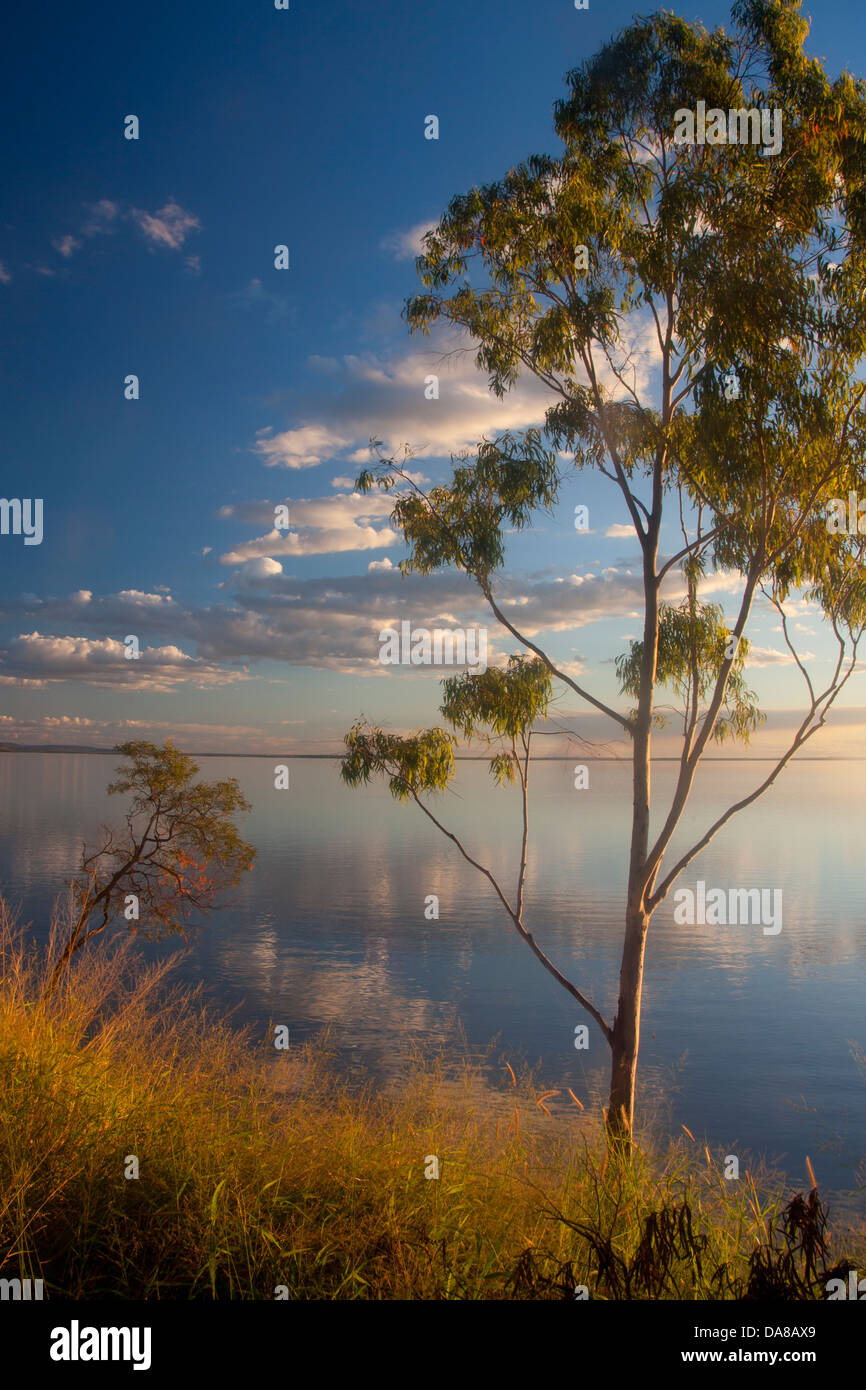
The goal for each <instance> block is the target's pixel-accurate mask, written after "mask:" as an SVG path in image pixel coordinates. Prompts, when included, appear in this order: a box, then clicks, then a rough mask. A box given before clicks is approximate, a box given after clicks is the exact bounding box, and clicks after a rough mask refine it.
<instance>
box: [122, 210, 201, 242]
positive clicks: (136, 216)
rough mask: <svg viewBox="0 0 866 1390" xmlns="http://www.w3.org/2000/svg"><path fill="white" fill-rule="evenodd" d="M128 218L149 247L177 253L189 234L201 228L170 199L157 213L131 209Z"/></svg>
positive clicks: (195, 218)
mask: <svg viewBox="0 0 866 1390" xmlns="http://www.w3.org/2000/svg"><path fill="white" fill-rule="evenodd" d="M129 216H130V218H131V219H132V221H133V222H134V223H135V224H136V226H137V227H138V228H139V229H140V230H141V231H142V232H143V233H144V235H145V237H146V239H147V240H148V241H149V242H150V244H151V246H163V247H168V249H169V250H171V251H179V250H180V249H181V247H182V246H183V244H184V242H185V241H186V239H187V237H188V236H189V234H190V232H197V231H198V230H199V229H200V228H201V222H200V221H199V220H198V218H197V217H195V216H194V215H193V214H192V213H191V212H187V211H186V209H185V208H182V207H181V206H180V204H179V203H176V202H174V200H173V199H171V198H170V199H169V201H168V202H167V203H166V204H165V206H164V207H161V208H160V209H159V211H158V212H153V213H151V212H144V211H143V210H142V209H141V208H133V209H132V211H131V212H130V214H129Z"/></svg>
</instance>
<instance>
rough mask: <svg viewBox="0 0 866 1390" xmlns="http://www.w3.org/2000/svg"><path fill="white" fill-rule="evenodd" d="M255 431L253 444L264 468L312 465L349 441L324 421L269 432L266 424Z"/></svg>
mask: <svg viewBox="0 0 866 1390" xmlns="http://www.w3.org/2000/svg"><path fill="white" fill-rule="evenodd" d="M257 434H258V436H259V438H258V440H257V442H256V443H255V445H254V446H253V448H254V450H255V452H256V453H257V454H258V455H259V457H260V458H261V460H262V462H263V463H264V465H265V467H266V468H315V467H316V465H317V464H320V463H323V462H324V460H325V459H326V458H331V457H332V456H333V455H334V454H335V453H339V451H340V450H341V449H343V448H345V446H346V444H348V443H349V440H348V439H347V438H346V437H345V436H343V435H340V434H337V433H336V431H335V430H332V429H329V428H328V427H327V425H302V426H301V427H300V428H299V429H294V430H283V431H282V432H281V433H280V434H272V430H271V427H268V428H267V429H264V430H258V431H257Z"/></svg>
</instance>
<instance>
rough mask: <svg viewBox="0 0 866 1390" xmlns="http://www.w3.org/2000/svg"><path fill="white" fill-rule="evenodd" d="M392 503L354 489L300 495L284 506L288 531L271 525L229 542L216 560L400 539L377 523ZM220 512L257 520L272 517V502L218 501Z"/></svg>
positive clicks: (368, 546) (329, 550) (376, 545)
mask: <svg viewBox="0 0 866 1390" xmlns="http://www.w3.org/2000/svg"><path fill="white" fill-rule="evenodd" d="M393 505H394V504H393V501H392V500H391V499H389V498H387V497H383V496H379V495H373V496H370V497H364V496H362V495H361V494H360V493H358V492H352V493H337V495H336V496H334V497H313V498H301V499H300V500H299V501H297V502H293V503H292V504H291V506H290V508H289V515H290V519H291V526H292V529H291V531H278V530H277V529H276V528H275V527H272V528H271V529H270V530H269V531H268V532H267V534H266V535H263V536H258V537H256V538H255V539H254V540H250V541H244V542H242V543H241V544H240V545H237V546H235V547H234V549H232V550H230V551H228V552H227V554H225V555H222V556H221V557H220V561H221V563H222V564H224V565H242V564H245V563H246V561H247V560H251V559H256V558H258V557H262V556H270V557H275V556H283V557H285V556H299V555H326V554H335V553H338V552H343V551H347V550H379V549H381V548H382V547H383V546H389V545H395V544H396V543H397V541H398V540H399V539H400V538H399V536H398V535H397V532H396V531H393V530H392V529H391V527H390V526H387V525H383V524H382V522H383V521H384V519H385V518H386V517H388V516H390V514H391V511H392V510H393ZM220 515H221V516H224V517H232V518H235V519H237V520H241V521H250V522H252V523H254V524H255V523H256V522H258V523H260V524H261V523H267V522H268V521H271V520H272V519H273V515H274V508H273V504H272V503H270V502H254V503H246V504H242V505H240V506H238V507H223V508H221V511H220Z"/></svg>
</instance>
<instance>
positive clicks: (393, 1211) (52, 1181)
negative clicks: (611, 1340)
mask: <svg viewBox="0 0 866 1390" xmlns="http://www.w3.org/2000/svg"><path fill="white" fill-rule="evenodd" d="M56 954H57V937H56V934H55V937H54V940H53V943H52V945H51V946H49V947H48V948H47V949H42V950H39V949H37V948H36V947H35V946H33V945H32V944H30V943H28V939H27V937H26V934H24V933H22V932H20V931H18V930H17V928H16V925H15V923H14V921H13V920H12V917H11V915H10V913H9V911H8V909H7V908H6V906H5V905H4V904H2V902H0V1272H2V1274H3V1276H4V1277H11V1276H14V1275H18V1276H20V1277H26V1276H30V1277H38V1278H42V1279H44V1280H45V1281H46V1292H47V1296H49V1297H52V1298H100V1297H102V1298H104V1297H109V1298H136V1299H139V1298H160V1299H173V1298H181V1299H189V1298H209V1299H210V1298H220V1299H224V1298H244V1299H261V1298H264V1299H272V1298H274V1297H275V1296H277V1290H280V1291H281V1293H280V1296H288V1297H291V1298H327V1299H342V1298H374V1299H395V1298H396V1299H400V1298H402V1299H406V1298H411V1299H419V1298H420V1299H427V1298H431V1299H433V1298H435V1299H440V1298H470V1299H478V1298H564V1297H565V1298H572V1297H574V1290H575V1287H576V1286H577V1285H580V1284H585V1285H586V1286H587V1288H588V1289H589V1292H590V1294H591V1296H593V1297H596V1296H599V1293H600V1292H601V1295H602V1296H604V1283H603V1281H600V1278H599V1269H600V1266H599V1258H600V1256H599V1249H600V1248H601V1246H603V1245H604V1242H605V1241H607V1242H608V1247H607V1248H609V1249H611V1250H612V1251H614V1252H616V1254H617V1255H618V1256H619V1257H621V1258H622V1259H623V1260H624V1261H625V1262H628V1261H632V1260H633V1258H634V1257H635V1252H636V1250H637V1247H638V1243H639V1240H640V1237H641V1232H642V1229H643V1228H644V1225H645V1222H646V1220H647V1218H648V1217H650V1216H652V1214H653V1213H658V1212H659V1211H661V1210H663V1209H672V1208H674V1209H675V1208H677V1207H678V1206H679V1208H680V1209H681V1207H682V1204H683V1203H684V1202H685V1203H688V1206H689V1210H690V1213H691V1218H692V1220H693V1221H694V1225H695V1228H696V1229H699V1230H700V1232H702V1233H703V1235H704V1236H705V1237H706V1242H707V1243H706V1246H705V1248H704V1254H703V1256H702V1258H701V1259H700V1260H698V1261H696V1260H695V1258H694V1254H693V1252H692V1253H691V1254H690V1253H689V1252H688V1250H687V1249H683V1250H682V1251H680V1252H679V1253H677V1251H676V1250H675V1251H674V1253H673V1254H672V1255H671V1258H670V1262H669V1263H670V1268H669V1270H668V1272H667V1274H666V1275H665V1278H664V1280H663V1287H662V1288H661V1290H660V1291H659V1292H658V1296H663V1297H681V1298H709V1297H715V1296H717V1293H718V1288H719V1286H718V1285H717V1284H716V1285H714V1284H713V1282H712V1278H711V1275H712V1272H713V1271H714V1270H716V1269H718V1268H720V1267H721V1266H727V1268H728V1271H729V1274H730V1277H731V1278H734V1279H736V1278H742V1277H743V1276H744V1273H745V1270H746V1267H747V1264H748V1260H749V1256H750V1255H751V1254H752V1253H753V1252H754V1250H755V1249H756V1247H757V1245H758V1243H759V1242H760V1241H761V1240H763V1239H766V1235H767V1232H768V1231H769V1230H770V1229H771V1227H772V1223H773V1222H774V1220H776V1218H777V1217H778V1215H779V1212H780V1210H781V1204H782V1200H783V1193H782V1189H781V1186H780V1185H779V1184H776V1185H775V1186H774V1184H773V1183H772V1182H771V1181H770V1180H768V1178H767V1175H766V1174H761V1173H757V1174H753V1173H749V1174H748V1175H744V1180H743V1181H740V1182H730V1181H726V1180H725V1179H724V1177H723V1166H722V1163H721V1161H720V1159H717V1158H714V1157H713V1155H712V1154H711V1152H710V1151H709V1149H705V1150H704V1153H705V1156H706V1162H704V1161H703V1159H701V1160H700V1162H696V1160H695V1157H694V1151H693V1149H692V1145H690V1144H689V1145H686V1144H685V1142H684V1141H682V1140H679V1141H676V1142H674V1143H670V1144H668V1145H666V1146H665V1147H664V1148H663V1149H659V1148H654V1147H653V1146H652V1145H650V1144H649V1143H648V1142H642V1144H641V1147H640V1148H639V1149H638V1150H637V1151H636V1152H635V1154H634V1156H633V1158H632V1159H631V1161H630V1162H624V1161H622V1160H618V1159H614V1158H613V1157H611V1156H609V1155H608V1154H607V1153H606V1152H605V1146H604V1139H603V1129H602V1125H601V1119H600V1107H599V1106H598V1105H597V1104H595V1105H589V1104H588V1108H587V1109H586V1110H585V1111H584V1109H583V1103H582V1102H581V1101H580V1100H579V1099H578V1097H577V1096H576V1095H575V1094H574V1092H572V1091H569V1095H570V1097H571V1101H568V1100H566V1099H565V1098H564V1097H563V1100H562V1102H561V1107H562V1108H556V1109H555V1110H554V1111H553V1112H551V1109H549V1108H548V1106H547V1105H546V1104H545V1102H546V1101H547V1100H551V1099H552V1098H553V1096H554V1095H555V1094H557V1093H555V1092H550V1091H544V1090H543V1088H542V1087H541V1086H539V1085H538V1084H537V1082H536V1080H535V1078H534V1077H533V1076H532V1075H531V1074H529V1073H527V1072H525V1071H524V1072H522V1073H521V1074H520V1075H518V1074H517V1073H516V1072H515V1070H514V1069H513V1068H512V1067H511V1065H510V1064H509V1063H505V1067H503V1072H504V1071H505V1070H506V1069H507V1071H508V1072H509V1079H508V1080H507V1081H506V1082H505V1084H504V1087H503V1088H501V1089H497V1088H494V1087H492V1086H491V1085H490V1084H489V1083H487V1082H485V1080H484V1079H483V1075H482V1071H481V1069H480V1068H479V1067H478V1066H477V1065H476V1066H472V1065H469V1064H461V1063H456V1062H454V1061H449V1059H448V1058H446V1057H443V1056H439V1057H436V1058H434V1059H433V1060H429V1061H424V1060H423V1059H418V1061H417V1063H416V1064H415V1065H414V1066H412V1067H411V1068H410V1069H409V1070H408V1071H407V1073H406V1075H405V1077H403V1078H401V1080H400V1081H399V1083H398V1084H396V1085H392V1086H390V1087H387V1088H384V1089H383V1088H379V1089H376V1088H374V1087H373V1085H372V1084H369V1085H367V1086H365V1087H362V1088H361V1089H355V1090H352V1089H350V1088H349V1087H348V1086H347V1085H346V1084H344V1083H343V1082H342V1081H341V1080H340V1078H339V1077H338V1075H337V1074H336V1073H335V1070H334V1068H333V1064H332V1060H331V1059H329V1057H328V1054H327V1049H326V1047H324V1046H323V1045H322V1044H321V1043H318V1044H316V1045H310V1046H305V1047H301V1048H294V1049H291V1050H289V1051H288V1052H284V1053H275V1052H274V1049H273V1047H272V1045H271V1043H270V1040H269V1039H268V1040H263V1041H262V1042H261V1043H259V1042H257V1040H255V1039H253V1038H252V1037H251V1036H250V1035H249V1034H244V1033H240V1032H239V1031H238V1030H237V1029H236V1028H235V1027H234V1026H233V1025H231V1023H230V1022H229V1021H227V1020H226V1019H224V1018H221V1017H220V1016H219V1015H218V1014H216V1013H213V1012H210V1011H209V1010H207V1009H206V1008H205V1007H204V1006H203V1004H202V1001H201V998H200V997H199V996H198V995H197V994H196V993H195V992H190V991H188V990H187V991H184V990H179V989H177V988H172V987H171V971H172V966H173V962H170V961H169V962H166V963H164V964H162V965H159V966H157V967H145V966H144V965H143V964H142V963H141V961H140V960H139V959H137V957H136V952H135V946H134V942H132V941H130V939H128V938H124V937H119V938H117V939H115V940H114V941H112V942H109V943H106V944H104V945H97V946H96V947H95V948H94V949H93V950H92V951H85V952H83V953H82V954H81V955H80V956H79V957H77V958H76V959H75V960H74V961H73V965H72V968H71V971H70V972H69V974H68V976H67V977H66V978H65V979H64V981H63V983H62V985H61V988H60V989H59V991H58V992H57V993H56V994H55V995H54V996H53V997H51V998H50V999H46V998H45V997H44V989H45V981H46V979H47V978H48V976H49V974H50V970H51V967H52V964H53V961H54V960H55V959H56ZM572 1102H573V1104H572ZM684 1128H685V1127H684ZM686 1132H687V1133H688V1131H686ZM690 1137H691V1136H690ZM688 1151H691V1152H688ZM132 1155H134V1156H135V1157H136V1158H137V1160H138V1166H139V1176H138V1178H137V1179H136V1178H132V1179H129V1178H127V1177H125V1176H124V1174H125V1171H126V1170H127V1167H128V1159H129V1157H130V1156H132ZM431 1156H435V1157H436V1158H437V1159H438V1162H439V1174H440V1175H439V1178H438V1179H435V1178H434V1179H428V1178H425V1168H427V1167H429V1166H430V1165H429V1164H428V1160H429V1158H430V1157H431ZM641 1287H643V1286H642V1285H640V1284H639V1283H638V1284H636V1285H635V1291H634V1293H633V1296H641V1293H640V1288H641ZM283 1290H285V1294H283V1293H282V1291H283ZM644 1296H646V1295H644Z"/></svg>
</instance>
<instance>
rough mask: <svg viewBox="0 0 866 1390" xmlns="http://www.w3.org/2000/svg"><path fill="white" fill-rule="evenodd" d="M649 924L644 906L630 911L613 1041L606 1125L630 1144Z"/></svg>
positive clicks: (611, 1134) (614, 1137)
mask: <svg viewBox="0 0 866 1390" xmlns="http://www.w3.org/2000/svg"><path fill="white" fill-rule="evenodd" d="M648 926H649V918H648V917H647V915H646V913H645V912H644V911H643V909H640V908H639V909H637V910H634V911H629V912H628V914H627V917H626V928H625V943H624V945H623V952H622V968H621V970H620V976H619V1002H618V1004H617V1010H616V1019H615V1020H614V1025H613V1042H612V1043H611V1068H610V1096H609V1098H608V1111H607V1128H608V1133H609V1135H610V1136H611V1138H613V1139H614V1140H617V1141H624V1142H625V1143H630V1141H631V1134H632V1128H633V1126H634V1099H635V1082H636V1078H637V1057H638V1049H639V1047H640V1010H641V992H642V989H643V962H644V952H645V949H646V934H647V927H648Z"/></svg>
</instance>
